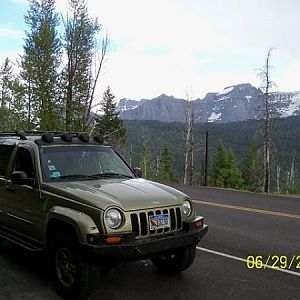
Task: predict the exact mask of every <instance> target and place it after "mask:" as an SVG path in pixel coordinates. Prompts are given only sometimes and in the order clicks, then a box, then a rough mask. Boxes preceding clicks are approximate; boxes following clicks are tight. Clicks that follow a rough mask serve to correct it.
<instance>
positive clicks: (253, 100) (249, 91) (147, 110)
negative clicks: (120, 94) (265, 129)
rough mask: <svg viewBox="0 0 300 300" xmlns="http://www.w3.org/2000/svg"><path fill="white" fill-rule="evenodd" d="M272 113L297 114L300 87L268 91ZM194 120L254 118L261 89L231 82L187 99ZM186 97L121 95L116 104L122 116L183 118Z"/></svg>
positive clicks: (259, 110) (261, 103)
mask: <svg viewBox="0 0 300 300" xmlns="http://www.w3.org/2000/svg"><path fill="white" fill-rule="evenodd" d="M270 100H271V101H270V102H271V103H272V107H273V112H274V113H275V114H276V115H275V116H276V117H279V118H285V117H289V116H297V115H300V91H298V92H273V93H271V94H270ZM191 104H192V105H193V108H194V115H195V122H197V123H206V122H208V123H228V122H237V121H245V120H249V119H258V118H260V116H261V115H262V112H263V107H264V94H263V92H262V91H261V90H260V89H259V88H256V87H254V86H252V85H251V84H249V83H243V84H237V85H232V86H229V87H226V88H224V90H223V91H221V92H219V93H207V94H206V96H205V97H204V98H203V99H200V98H198V99H195V100H193V101H191ZM186 106H187V100H184V99H178V98H174V97H173V96H167V95H165V94H162V95H160V96H158V97H156V98H153V99H141V100H132V99H127V98H124V99H121V100H120V101H119V103H118V105H117V111H118V112H119V113H120V118H122V119H124V120H155V121H161V122H185V110H186Z"/></svg>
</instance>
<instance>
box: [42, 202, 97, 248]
mask: <svg viewBox="0 0 300 300" xmlns="http://www.w3.org/2000/svg"><path fill="white" fill-rule="evenodd" d="M61 232H63V233H67V234H70V235H71V236H72V237H73V238H75V239H76V240H77V242H78V243H80V244H86V243H87V234H98V233H99V230H98V227H97V225H96V224H95V222H94V220H93V219H92V218H91V217H90V216H89V215H87V214H85V213H83V212H80V211H77V210H75V209H72V208H68V207H63V206H54V207H52V208H51V209H50V211H49V213H48V217H47V226H46V232H45V245H46V247H48V246H49V242H50V241H51V239H52V238H53V237H54V235H55V234H57V233H61Z"/></svg>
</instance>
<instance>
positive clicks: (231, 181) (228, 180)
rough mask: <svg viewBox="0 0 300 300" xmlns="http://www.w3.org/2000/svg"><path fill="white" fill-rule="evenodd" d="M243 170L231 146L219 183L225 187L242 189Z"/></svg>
mask: <svg viewBox="0 0 300 300" xmlns="http://www.w3.org/2000/svg"><path fill="white" fill-rule="evenodd" d="M243 182H244V181H243V178H242V172H241V171H240V170H239V169H238V167H237V162H236V159H235V157H234V154H233V151H232V149H231V148H229V150H228V151H227V153H226V159H225V164H224V167H223V168H222V169H221V171H220V176H219V183H220V186H222V187H225V188H234V189H240V188H242V187H243Z"/></svg>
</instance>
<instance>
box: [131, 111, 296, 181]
mask: <svg viewBox="0 0 300 300" xmlns="http://www.w3.org/2000/svg"><path fill="white" fill-rule="evenodd" d="M126 127H127V130H128V133H127V135H128V143H127V147H126V157H127V159H129V158H130V156H131V158H132V161H133V165H141V163H140V158H141V153H142V152H143V144H144V145H146V148H147V149H148V150H149V156H150V159H151V160H152V161H153V162H154V161H155V160H156V158H157V153H158V151H159V149H161V148H162V147H163V146H164V145H165V144H167V145H169V147H170V150H171V154H172V161H173V166H174V168H175V169H176V171H177V173H178V174H179V176H180V177H181V176H182V174H183V161H184V159H183V153H184V138H183V136H184V124H182V123H167V122H164V123H163V122H158V121H126ZM206 131H208V132H209V162H210V164H209V165H210V167H211V165H212V159H213V156H214V152H215V150H216V148H217V144H218V143H219V141H220V140H222V141H223V142H224V144H225V146H226V147H227V148H228V147H232V149H233V151H234V153H235V155H236V158H237V159H238V160H239V165H240V167H241V166H242V161H243V159H244V157H245V153H246V151H247V150H248V148H249V145H250V142H251V140H253V139H255V140H256V141H257V143H258V145H259V146H260V151H261V152H262V151H263V147H262V137H261V134H260V125H259V123H258V121H255V120H251V121H243V122H233V123H226V124H214V123H213V124H211V123H204V124H196V126H195V144H196V156H195V157H196V159H195V163H196V172H197V173H198V174H199V172H200V169H201V165H202V162H203V159H204V148H205V147H204V142H205V141H204V139H205V132H206ZM130 153H131V155H130ZM293 158H295V165H296V170H300V116H297V117H288V118H285V119H277V120H275V121H274V122H273V137H272V159H273V161H274V164H273V166H272V168H273V171H274V172H275V170H276V167H277V165H280V168H281V181H282V182H284V181H285V177H286V175H287V171H288V170H289V168H290V167H291V162H292V160H293ZM275 162H276V163H275ZM274 174H275V173H274ZM274 180H275V175H274V178H273V184H274ZM296 181H297V182H298V183H299V184H300V174H299V172H296Z"/></svg>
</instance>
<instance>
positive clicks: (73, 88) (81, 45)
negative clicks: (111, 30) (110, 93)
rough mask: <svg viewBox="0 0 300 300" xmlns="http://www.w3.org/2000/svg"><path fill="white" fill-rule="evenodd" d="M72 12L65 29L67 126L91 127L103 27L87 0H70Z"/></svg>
mask: <svg viewBox="0 0 300 300" xmlns="http://www.w3.org/2000/svg"><path fill="white" fill-rule="evenodd" d="M69 3H70V10H71V16H68V17H67V19H66V21H65V22H64V25H65V33H64V48H65V51H66V54H67V65H66V67H65V69H64V72H63V81H64V82H65V86H66V91H65V95H64V99H65V108H66V120H65V127H66V130H75V131H79V130H87V129H88V128H87V127H88V122H89V119H90V112H91V105H92V101H93V91H94V88H95V86H94V85H95V80H96V79H95V78H94V77H93V75H92V65H93V64H92V62H93V56H94V48H95V36H96V34H97V33H98V32H99V30H100V26H99V24H98V21H97V20H92V19H91V18H90V17H89V15H88V10H87V4H86V1H85V0H70V2H69Z"/></svg>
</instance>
